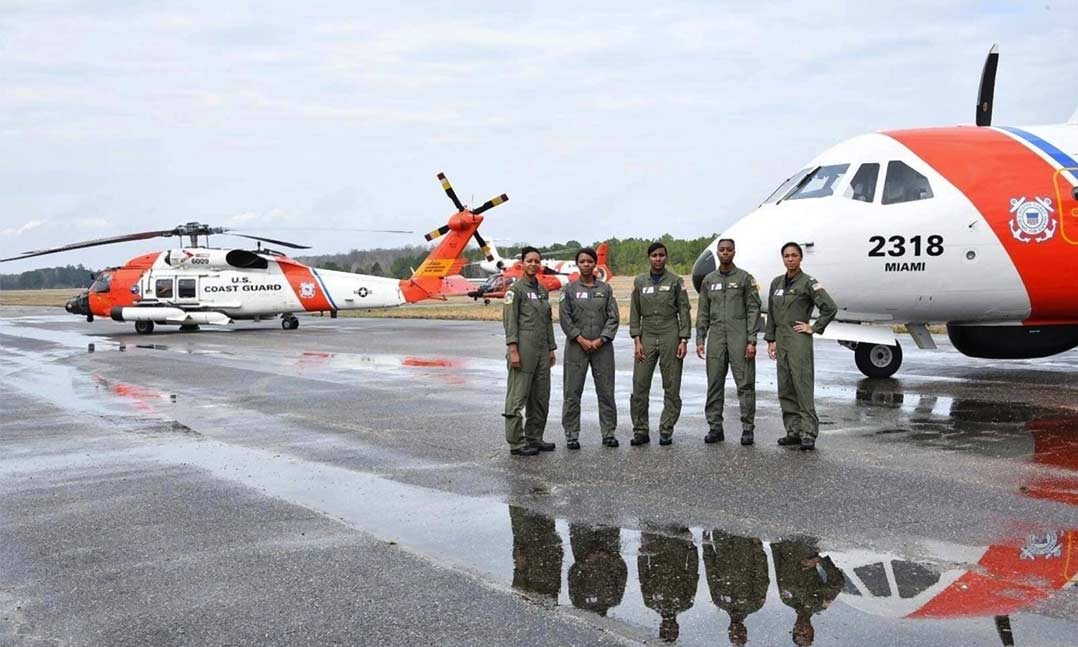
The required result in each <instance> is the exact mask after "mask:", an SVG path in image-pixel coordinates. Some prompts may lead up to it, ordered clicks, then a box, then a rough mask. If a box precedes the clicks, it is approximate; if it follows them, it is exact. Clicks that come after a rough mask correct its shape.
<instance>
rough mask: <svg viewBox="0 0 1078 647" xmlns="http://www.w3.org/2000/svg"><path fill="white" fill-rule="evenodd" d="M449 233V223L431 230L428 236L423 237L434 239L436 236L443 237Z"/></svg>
mask: <svg viewBox="0 0 1078 647" xmlns="http://www.w3.org/2000/svg"><path fill="white" fill-rule="evenodd" d="M448 233H449V225H442V226H441V227H439V228H437V229H435V230H434V231H432V232H430V233H429V234H427V235H426V236H423V238H426V239H427V240H434V239H435V238H441V237H442V236H445V235H446V234H448Z"/></svg>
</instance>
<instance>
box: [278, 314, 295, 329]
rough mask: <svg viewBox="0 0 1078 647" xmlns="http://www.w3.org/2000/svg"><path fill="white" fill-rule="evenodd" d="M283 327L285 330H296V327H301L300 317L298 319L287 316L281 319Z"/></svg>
mask: <svg viewBox="0 0 1078 647" xmlns="http://www.w3.org/2000/svg"><path fill="white" fill-rule="evenodd" d="M281 328H284V329H285V330H295V329H296V328H299V319H296V318H295V317H285V318H284V319H281Z"/></svg>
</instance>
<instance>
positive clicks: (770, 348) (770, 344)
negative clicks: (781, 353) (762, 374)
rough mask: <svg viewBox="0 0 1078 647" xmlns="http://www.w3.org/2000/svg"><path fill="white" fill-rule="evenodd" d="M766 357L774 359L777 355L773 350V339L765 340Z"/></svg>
mask: <svg viewBox="0 0 1078 647" xmlns="http://www.w3.org/2000/svg"><path fill="white" fill-rule="evenodd" d="M767 357H768V359H775V358H776V357H778V354H777V353H776V352H775V342H773V341H769V342H767Z"/></svg>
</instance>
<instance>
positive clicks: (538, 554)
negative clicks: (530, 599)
mask: <svg viewBox="0 0 1078 647" xmlns="http://www.w3.org/2000/svg"><path fill="white" fill-rule="evenodd" d="M509 523H510V526H511V528H512V530H513V588H514V589H520V590H521V591H526V592H528V593H532V594H534V595H538V596H541V597H544V598H549V599H550V600H552V601H556V600H557V599H558V593H560V592H561V562H562V555H563V552H564V551H563V550H562V546H561V537H560V536H559V535H558V531H557V528H555V526H554V520H553V519H551V518H550V517H547V516H545V515H542V514H539V513H537V512H532V511H531V510H528V509H527V508H521V507H520V506H515V505H510V506H509Z"/></svg>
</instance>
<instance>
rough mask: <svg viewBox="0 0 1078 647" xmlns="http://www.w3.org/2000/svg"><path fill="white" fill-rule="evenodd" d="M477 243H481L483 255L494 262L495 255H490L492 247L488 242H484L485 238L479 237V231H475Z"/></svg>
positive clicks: (480, 247)
mask: <svg viewBox="0 0 1078 647" xmlns="http://www.w3.org/2000/svg"><path fill="white" fill-rule="evenodd" d="M475 242H477V243H479V249H481V250H483V255H484V256H486V257H487V260H488V261H490V262H492V263H493V262H494V254H491V253H490V245H488V244H487V241H485V240H483V237H482V236H480V235H479V230H478V229H476V230H475Z"/></svg>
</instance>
